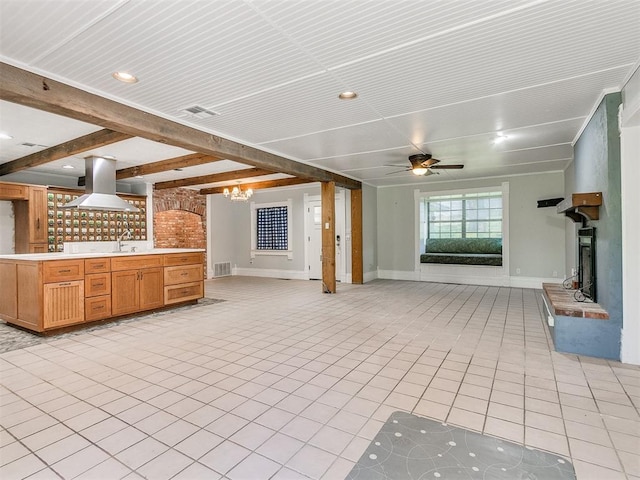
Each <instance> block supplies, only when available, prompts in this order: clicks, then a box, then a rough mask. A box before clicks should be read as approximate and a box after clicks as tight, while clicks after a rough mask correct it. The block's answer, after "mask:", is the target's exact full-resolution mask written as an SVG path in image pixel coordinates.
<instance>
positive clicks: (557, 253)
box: [377, 172, 565, 284]
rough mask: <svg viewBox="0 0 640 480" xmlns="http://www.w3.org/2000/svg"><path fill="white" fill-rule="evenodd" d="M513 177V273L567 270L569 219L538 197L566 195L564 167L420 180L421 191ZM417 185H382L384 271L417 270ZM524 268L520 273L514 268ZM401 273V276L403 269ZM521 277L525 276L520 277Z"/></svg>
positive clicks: (528, 275) (543, 275) (540, 275)
mask: <svg viewBox="0 0 640 480" xmlns="http://www.w3.org/2000/svg"><path fill="white" fill-rule="evenodd" d="M502 182H509V192H510V193H509V257H510V260H509V262H510V264H509V268H510V272H509V274H510V276H511V277H516V276H518V277H522V280H523V281H524V279H531V282H532V283H535V284H538V283H540V282H541V281H542V280H548V279H552V278H554V272H556V277H555V278H556V279H557V281H561V280H562V279H563V278H564V275H565V267H564V265H565V257H564V245H565V243H564V242H565V240H564V239H565V231H564V228H565V220H564V217H563V216H562V215H558V214H557V213H556V209H555V207H547V208H537V201H538V200H543V199H548V198H556V197H562V196H563V190H564V179H563V174H562V172H555V173H545V174H537V175H523V176H514V177H504V178H496V179H483V180H467V181H459V182H438V183H436V182H434V183H428V180H427V181H426V183H425V184H424V185H420V186H418V188H419V189H420V191H421V192H438V191H451V190H456V189H461V190H462V189H470V188H480V187H491V186H495V187H496V188H497V189H500V186H501V183H502ZM416 188H417V187H416V186H415V185H411V186H400V187H384V188H380V189H378V202H377V205H378V225H379V226H380V228H378V266H379V269H380V270H385V271H396V272H398V271H405V272H413V271H414V270H415V263H416V260H415V255H416V252H415V229H416V227H417V225H416V224H415V223H416V222H415V200H414V193H413V192H414V190H415V189H416ZM517 269H520V273H516V271H517ZM398 277H402V275H399V276H398ZM521 283H522V282H521Z"/></svg>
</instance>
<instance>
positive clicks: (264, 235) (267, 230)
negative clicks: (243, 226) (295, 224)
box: [256, 207, 289, 250]
mask: <svg viewBox="0 0 640 480" xmlns="http://www.w3.org/2000/svg"><path fill="white" fill-rule="evenodd" d="M256 213H257V222H258V225H257V229H256V230H257V234H258V239H257V248H258V250H288V249H289V244H288V241H287V237H288V235H287V231H288V225H287V207H269V208H257V209H256Z"/></svg>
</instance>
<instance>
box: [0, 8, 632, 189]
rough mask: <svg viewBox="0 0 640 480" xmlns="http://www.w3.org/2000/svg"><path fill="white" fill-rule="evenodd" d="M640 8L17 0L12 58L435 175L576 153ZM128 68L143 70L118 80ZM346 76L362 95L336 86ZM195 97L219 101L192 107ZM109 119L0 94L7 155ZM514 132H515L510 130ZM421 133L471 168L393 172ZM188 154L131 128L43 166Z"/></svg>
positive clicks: (544, 161) (198, 123)
mask: <svg viewBox="0 0 640 480" xmlns="http://www.w3.org/2000/svg"><path fill="white" fill-rule="evenodd" d="M639 24H640V0H609V1H607V2H604V1H602V2H599V1H582V0H548V1H537V0H531V1H528V0H492V1H477V0H459V1H455V2H452V1H439V0H406V1H402V2H399V1H397V0H376V1H362V0H341V1H340V2H327V1H326V0H217V1H215V2H212V1H209V2H207V1H201V0H163V1H144V0H129V1H124V0H123V1H116V0H112V1H108V0H59V1H55V2H54V1H48V0H2V1H0V57H1V58H2V60H4V61H6V62H8V63H10V64H13V65H16V66H19V67H21V68H26V69H28V70H32V71H35V72H37V73H38V74H42V75H46V76H49V77H51V78H55V79H57V80H60V81H63V82H67V83H70V84H72V85H74V86H77V87H80V88H84V89H87V90H89V91H91V92H94V93H97V94H99V95H103V96H106V97H108V98H112V99H114V100H117V101H121V102H123V103H126V104H128V105H132V106H135V107H138V108H140V109H142V110H144V111H147V112H151V113H157V114H159V115H161V116H164V117H166V118H169V119H173V120H175V121H178V122H181V123H183V124H187V125H190V126H192V127H194V128H198V129H201V130H204V131H206V132H210V133H213V134H217V135H220V136H223V137H227V138H231V139H234V140H236V141H238V142H240V143H243V144H247V145H251V146H257V147H258V148H263V149H265V150H268V151H270V152H273V153H276V154H280V155H282V156H284V157H286V158H291V159H296V160H300V161H304V162H307V163H310V164H312V165H316V166H320V167H322V168H328V169H331V170H333V171H339V172H344V174H345V175H349V176H352V177H354V178H358V179H362V180H364V181H366V182H368V183H371V184H374V185H394V184H420V182H424V181H428V182H444V181H452V180H454V179H468V178H477V177H490V176H503V175H512V174H513V175H516V174H529V173H533V172H544V171H557V170H561V169H562V168H564V167H566V165H567V163H568V162H569V161H570V158H571V155H572V147H571V142H572V140H573V139H574V137H575V135H576V133H577V132H578V131H579V130H580V128H581V127H582V125H583V123H584V121H585V120H586V116H587V115H588V114H589V113H590V112H591V111H592V109H593V108H594V106H595V103H596V102H597V100H598V99H599V98H600V97H601V94H602V92H603V91H614V90H619V89H620V87H621V86H622V84H623V82H624V81H625V80H626V79H627V78H629V77H630V75H631V73H632V72H633V70H634V68H637V65H638V62H639V61H640V28H638V25H639ZM116 70H128V71H130V72H131V73H134V74H135V75H137V76H138V77H139V80H140V81H139V82H138V83H136V84H132V85H127V84H123V83H120V82H117V81H116V80H114V79H113V78H112V77H111V74H112V72H114V71H116ZM346 89H352V90H355V91H357V92H358V94H359V97H358V98H357V99H356V100H352V101H340V100H338V99H337V94H338V93H339V92H340V91H343V90H346ZM193 105H199V106H202V107H204V108H207V109H210V110H213V111H214V112H216V113H218V114H219V115H217V116H214V117H212V118H209V119H202V120H201V119H197V118H195V117H193V116H187V115H186V114H185V113H184V112H183V109H184V108H186V107H190V106H193ZM99 129H100V127H97V126H93V125H87V124H84V123H82V122H76V121H72V120H68V119H65V118H60V117H56V116H52V115H50V114H45V113H43V112H38V111H34V110H32V109H29V108H26V107H16V106H14V105H11V104H8V103H6V102H0V131H4V132H6V133H8V134H10V135H13V136H14V138H13V139H10V140H0V162H7V161H10V160H14V159H16V158H20V157H22V156H24V155H27V154H29V153H33V152H34V151H38V150H39V149H43V148H46V147H47V146H52V145H57V144H60V143H62V142H65V141H68V140H71V139H73V138H76V137H79V136H82V135H85V134H87V133H90V132H93V131H96V130H99ZM498 131H501V132H504V134H506V135H508V136H509V138H508V139H507V141H505V142H504V143H502V144H500V145H495V144H494V143H493V140H494V139H495V136H496V132H498ZM24 142H30V143H34V144H36V146H35V147H31V148H30V149H28V150H26V149H25V147H23V146H21V145H20V144H21V143H24ZM419 149H420V150H423V151H425V152H428V153H432V154H433V155H434V156H435V157H436V158H439V159H440V160H441V161H442V162H443V163H462V164H464V165H465V168H464V169H463V170H456V171H453V170H448V171H443V172H442V173H441V174H440V175H437V176H435V175H433V176H430V177H428V178H426V179H425V178H414V177H415V176H413V175H411V174H410V173H408V174H406V175H399V177H401V178H396V177H398V175H386V173H388V172H389V171H391V170H392V169H390V168H389V167H384V165H385V164H403V165H404V164H405V163H407V157H408V156H409V155H410V154H412V153H416V152H417V151H419ZM188 153H190V152H188V151H186V150H183V149H179V148H174V147H169V146H166V145H161V144H155V143H153V142H148V141H145V140H141V139H132V140H128V141H125V142H120V143H118V144H114V145H110V146H108V147H104V148H100V149H95V150H93V151H89V152H86V153H83V154H82V155H78V156H77V157H74V158H69V159H62V160H58V161H56V162H52V163H50V164H47V165H43V166H40V167H36V168H33V170H34V171H40V172H52V173H55V174H56V175H59V174H63V175H69V176H79V171H82V170H83V168H84V162H83V160H82V157H84V156H86V155H88V154H102V155H105V154H111V155H114V156H116V158H117V159H118V164H117V165H118V168H127V167H129V166H135V165H144V164H147V163H152V162H155V161H159V160H164V159H167V158H173V157H177V156H181V155H184V154H188ZM65 163H67V164H69V163H70V164H73V165H77V166H76V170H75V171H66V170H65V171H62V170H61V167H62V165H63V164H65ZM407 164H408V163H407ZM243 167H244V168H246V166H245V165H242V164H239V163H237V162H231V161H220V162H214V163H210V164H207V165H201V166H197V167H189V168H186V169H184V170H183V171H180V172H176V171H171V172H163V173H160V174H154V175H151V176H147V177H145V178H144V179H142V180H140V179H130V180H127V182H131V183H133V182H141V181H142V182H150V183H153V182H159V181H168V180H174V179H180V178H188V177H192V176H200V175H206V174H211V173H220V172H224V171H230V170H237V169H239V168H243ZM391 177H393V178H391ZM264 179H265V177H259V180H264Z"/></svg>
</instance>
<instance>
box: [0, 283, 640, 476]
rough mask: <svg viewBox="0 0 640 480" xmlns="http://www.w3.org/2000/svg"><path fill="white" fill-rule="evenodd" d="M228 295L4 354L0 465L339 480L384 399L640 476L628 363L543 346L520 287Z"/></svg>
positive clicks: (232, 287)
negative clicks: (213, 301) (210, 301)
mask: <svg viewBox="0 0 640 480" xmlns="http://www.w3.org/2000/svg"><path fill="white" fill-rule="evenodd" d="M206 290H207V296H209V297H215V298H222V299H225V300H227V301H226V302H224V303H218V304H215V305H209V306H201V307H197V308H193V309H190V310H183V311H180V312H172V313H168V314H165V315H161V316H156V317H147V318H143V319H140V320H139V321H136V322H133V323H129V324H126V325H113V326H112V327H111V328H107V329H103V330H97V331H92V332H86V333H82V334H80V335H75V336H72V337H70V338H65V339H59V340H55V341H52V342H48V343H45V344H41V345H38V346H33V347H28V348H24V349H21V350H16V351H13V352H9V353H5V354H2V355H1V356H0V369H1V370H0V372H1V375H2V377H1V379H2V389H1V391H0V394H1V396H0V402H1V403H0V405H1V411H0V413H1V418H0V420H1V421H0V424H1V426H2V428H1V429H0V446H1V447H0V464H1V467H0V478H2V479H3V480H4V479H6V480H14V479H23V478H29V479H36V478H37V479H59V478H63V479H72V478H78V479H96V480H103V479H119V478H127V479H134V478H149V479H152V480H155V479H169V478H173V479H198V478H203V479H218V478H227V479H231V480H244V479H251V480H253V479H268V478H272V479H279V480H282V479H298V478H313V479H330V480H333V479H343V478H344V477H345V476H346V475H347V473H348V472H349V471H350V469H351V467H352V466H353V464H354V462H356V461H357V460H358V458H359V457H360V455H361V454H362V452H363V451H364V449H365V448H366V446H367V445H368V444H369V442H370V440H371V439H372V438H373V437H374V436H375V434H376V433H377V431H378V429H379V428H380V427H381V426H382V423H383V422H384V421H385V420H386V418H387V417H388V416H389V414H390V413H391V412H393V411H395V410H404V411H408V412H413V413H415V414H417V415H421V416H425V417H430V418H435V419H439V420H446V421H447V422H449V423H451V424H456V425H459V426H462V427H464V428H468V429H472V430H477V431H480V432H484V433H486V434H489V435H495V436H498V437H502V438H506V439H509V440H513V441H516V442H520V443H522V442H524V443H525V444H526V445H530V446H532V447H536V448H540V449H544V450H548V451H551V452H554V453H558V454H561V455H565V456H567V457H568V458H570V459H571V461H572V462H573V464H574V466H575V469H576V472H577V474H578V479H579V480H585V479H591V478H592V479H598V480H600V479H618V478H621V479H624V478H627V479H634V478H636V477H637V478H640V416H639V414H638V408H639V407H640V369H639V368H637V367H632V366H628V365H622V364H620V363H617V362H609V361H604V360H599V359H594V358H587V357H579V356H576V355H566V354H558V353H555V352H554V351H553V349H552V347H551V345H550V340H549V335H548V333H547V330H546V328H545V327H544V324H543V323H542V319H541V314H540V304H539V293H538V292H536V291H534V290H521V289H509V288H491V287H476V286H462V285H446V284H433V283H419V282H400V281H375V282H371V283H369V284H366V285H358V286H356V285H338V294H336V295H326V294H322V293H320V290H321V287H320V284H319V283H318V282H304V281H286V280H274V279H257V278H246V277H229V278H224V279H217V280H211V281H207V285H206Z"/></svg>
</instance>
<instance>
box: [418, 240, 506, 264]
mask: <svg viewBox="0 0 640 480" xmlns="http://www.w3.org/2000/svg"><path fill="white" fill-rule="evenodd" d="M420 263H440V264H455V265H490V266H495V267H500V266H502V239H501V238H429V239H427V241H426V244H425V253H423V254H422V255H420Z"/></svg>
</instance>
